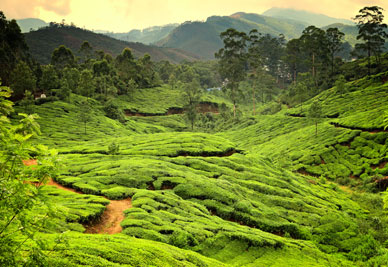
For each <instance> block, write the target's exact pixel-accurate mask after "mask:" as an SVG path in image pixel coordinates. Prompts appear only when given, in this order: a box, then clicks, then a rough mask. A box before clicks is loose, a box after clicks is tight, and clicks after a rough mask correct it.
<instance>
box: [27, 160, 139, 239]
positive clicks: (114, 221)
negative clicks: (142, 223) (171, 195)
mask: <svg viewBox="0 0 388 267" xmlns="http://www.w3.org/2000/svg"><path fill="white" fill-rule="evenodd" d="M23 164H24V165H26V166H32V165H37V164H38V162H37V160H36V159H30V160H23ZM47 185H51V186H55V187H56V188H59V189H61V190H66V191H70V192H73V193H77V194H83V193H82V192H80V191H77V190H75V189H73V188H68V187H65V186H63V185H61V184H59V183H57V182H55V181H54V180H53V179H51V178H50V180H49V181H48V183H47ZM109 201H110V203H109V204H108V206H106V209H105V211H104V212H103V214H102V215H101V218H100V220H98V221H97V222H95V223H92V224H90V225H86V226H85V228H86V231H85V233H87V234H110V235H111V234H117V233H120V232H121V231H122V228H121V225H120V223H121V222H122V221H123V220H124V218H125V217H124V213H123V212H124V210H126V209H129V208H131V207H132V201H131V199H130V198H128V199H123V200H109Z"/></svg>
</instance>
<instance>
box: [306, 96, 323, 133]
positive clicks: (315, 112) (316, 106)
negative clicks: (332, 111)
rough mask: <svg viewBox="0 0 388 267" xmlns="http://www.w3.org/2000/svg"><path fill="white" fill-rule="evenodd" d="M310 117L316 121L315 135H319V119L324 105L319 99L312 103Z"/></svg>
mask: <svg viewBox="0 0 388 267" xmlns="http://www.w3.org/2000/svg"><path fill="white" fill-rule="evenodd" d="M308 117H309V118H311V119H312V120H313V121H314V123H315V136H317V135H318V121H319V119H320V118H321V117H322V107H321V103H320V102H319V101H317V100H316V101H314V102H313V103H312V104H311V105H310V109H309V112H308Z"/></svg>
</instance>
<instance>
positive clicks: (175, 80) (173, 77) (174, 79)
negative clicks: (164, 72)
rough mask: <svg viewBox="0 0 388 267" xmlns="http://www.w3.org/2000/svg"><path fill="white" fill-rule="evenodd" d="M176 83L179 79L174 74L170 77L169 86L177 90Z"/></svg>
mask: <svg viewBox="0 0 388 267" xmlns="http://www.w3.org/2000/svg"><path fill="white" fill-rule="evenodd" d="M176 82H177V78H176V77H175V75H174V73H171V74H170V76H169V77H168V84H169V85H170V86H171V89H173V90H174V89H175V85H176Z"/></svg>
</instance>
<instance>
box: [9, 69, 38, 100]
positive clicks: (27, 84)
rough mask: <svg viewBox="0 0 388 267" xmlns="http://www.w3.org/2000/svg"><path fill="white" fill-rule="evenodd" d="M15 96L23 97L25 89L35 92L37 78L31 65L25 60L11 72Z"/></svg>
mask: <svg viewBox="0 0 388 267" xmlns="http://www.w3.org/2000/svg"><path fill="white" fill-rule="evenodd" d="M10 82H11V89H12V90H13V91H14V92H13V96H14V97H15V98H17V99H19V98H22V97H23V95H24V92H25V91H27V90H28V91H30V92H34V91H35V87H36V78H35V76H34V74H33V73H32V71H31V69H30V67H29V66H28V65H27V64H26V63H25V62H23V61H20V62H19V63H18V64H17V65H16V67H15V69H14V70H13V71H12V72H11V77H10Z"/></svg>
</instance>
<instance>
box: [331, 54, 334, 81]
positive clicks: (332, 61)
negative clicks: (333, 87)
mask: <svg viewBox="0 0 388 267" xmlns="http://www.w3.org/2000/svg"><path fill="white" fill-rule="evenodd" d="M331 76H332V77H333V76H334V53H332V54H331Z"/></svg>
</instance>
